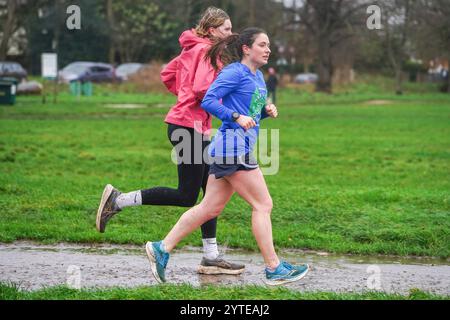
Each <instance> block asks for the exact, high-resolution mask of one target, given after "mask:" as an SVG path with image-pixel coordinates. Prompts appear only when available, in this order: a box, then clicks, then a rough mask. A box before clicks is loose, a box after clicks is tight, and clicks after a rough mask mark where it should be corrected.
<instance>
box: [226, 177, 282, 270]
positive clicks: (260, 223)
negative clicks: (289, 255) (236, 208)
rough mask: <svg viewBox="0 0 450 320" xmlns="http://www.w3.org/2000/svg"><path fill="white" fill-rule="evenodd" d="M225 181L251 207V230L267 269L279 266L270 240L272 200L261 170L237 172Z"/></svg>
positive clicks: (271, 239)
mask: <svg viewBox="0 0 450 320" xmlns="http://www.w3.org/2000/svg"><path fill="white" fill-rule="evenodd" d="M225 179H226V180H227V181H228V182H229V183H230V185H231V186H232V188H233V189H234V190H235V191H236V192H237V193H238V194H239V195H240V196H241V197H242V198H243V199H244V200H245V201H247V202H248V203H249V204H250V205H251V206H252V230H253V234H254V236H255V239H256V242H257V243H258V246H259V249H260V250H261V254H262V256H263V258H264V262H265V263H266V265H267V266H268V267H269V268H272V269H274V268H276V267H277V266H278V265H279V264H280V260H279V259H278V256H277V254H276V253H275V248H274V245H273V238H272V222H271V220H270V214H271V212H272V206H273V204H272V198H271V197H270V194H269V190H268V189H267V185H266V182H265V180H264V176H263V174H262V172H261V170H260V169H259V168H258V169H255V170H250V171H237V172H236V173H234V174H233V175H231V176H229V177H225Z"/></svg>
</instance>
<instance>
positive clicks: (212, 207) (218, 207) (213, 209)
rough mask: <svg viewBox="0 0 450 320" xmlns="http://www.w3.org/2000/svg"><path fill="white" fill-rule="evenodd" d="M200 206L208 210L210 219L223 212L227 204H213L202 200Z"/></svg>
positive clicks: (205, 210)
mask: <svg viewBox="0 0 450 320" xmlns="http://www.w3.org/2000/svg"><path fill="white" fill-rule="evenodd" d="M199 206H200V208H201V210H202V211H204V212H206V214H207V216H208V218H209V219H213V218H215V217H217V216H219V215H220V214H221V213H222V210H223V208H224V207H225V204H220V203H215V204H212V203H208V202H206V201H202V203H200V204H199Z"/></svg>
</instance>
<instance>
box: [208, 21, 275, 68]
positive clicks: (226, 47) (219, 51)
mask: <svg viewBox="0 0 450 320" xmlns="http://www.w3.org/2000/svg"><path fill="white" fill-rule="evenodd" d="M262 33H264V34H267V32H265V31H264V30H263V29H260V28H247V29H245V30H244V31H242V32H241V33H240V34H238V33H233V34H232V35H231V36H229V37H227V38H225V39H223V40H220V41H219V42H217V43H216V44H214V45H213V46H212V47H211V48H210V49H209V50H208V52H207V54H206V56H205V59H209V60H210V61H211V65H212V66H213V67H214V69H215V70H216V71H217V70H218V69H219V66H218V65H217V61H218V59H220V60H221V61H222V63H223V65H224V66H226V65H228V64H230V63H233V62H236V61H241V60H242V58H243V57H244V51H243V50H242V46H244V45H246V46H247V47H251V46H252V45H253V43H254V42H255V40H256V38H257V37H258V35H260V34H262Z"/></svg>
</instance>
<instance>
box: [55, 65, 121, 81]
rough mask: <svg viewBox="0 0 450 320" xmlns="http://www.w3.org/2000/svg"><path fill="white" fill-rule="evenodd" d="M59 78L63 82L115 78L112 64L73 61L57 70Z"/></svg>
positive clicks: (110, 79)
mask: <svg viewBox="0 0 450 320" xmlns="http://www.w3.org/2000/svg"><path fill="white" fill-rule="evenodd" d="M58 78H59V80H60V81H62V82H65V83H69V82H71V81H81V82H88V81H91V82H112V81H114V80H115V75H114V68H113V66H112V65H110V64H107V63H101V62H73V63H71V64H69V65H67V66H66V67H65V68H64V69H62V70H61V71H60V72H59V76H58Z"/></svg>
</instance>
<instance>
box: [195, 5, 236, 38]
mask: <svg viewBox="0 0 450 320" xmlns="http://www.w3.org/2000/svg"><path fill="white" fill-rule="evenodd" d="M226 20H230V17H229V16H228V14H227V13H226V12H225V11H223V10H222V9H219V8H216V7H209V8H208V9H206V10H205V12H204V13H203V15H202V17H201V18H200V21H199V23H198V25H197V27H196V28H195V33H196V34H197V35H198V36H199V37H202V38H210V37H211V35H210V34H209V28H218V27H220V26H221V25H223V24H224V22H225V21H226Z"/></svg>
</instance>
